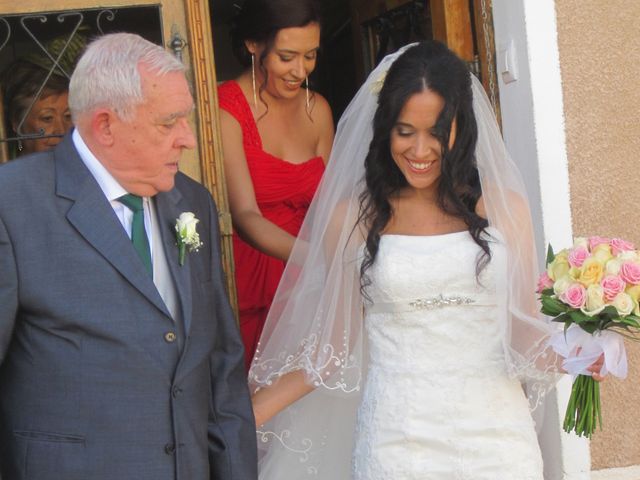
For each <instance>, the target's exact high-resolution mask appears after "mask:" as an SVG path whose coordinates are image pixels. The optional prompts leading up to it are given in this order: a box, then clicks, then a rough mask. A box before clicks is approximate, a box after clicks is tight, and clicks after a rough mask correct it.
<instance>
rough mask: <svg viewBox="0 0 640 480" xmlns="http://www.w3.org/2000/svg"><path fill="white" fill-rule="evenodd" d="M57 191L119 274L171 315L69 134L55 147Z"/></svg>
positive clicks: (69, 214)
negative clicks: (71, 203)
mask: <svg viewBox="0 0 640 480" xmlns="http://www.w3.org/2000/svg"><path fill="white" fill-rule="evenodd" d="M54 156H55V161H56V193H57V194H58V195H59V196H61V197H65V198H68V199H69V200H72V201H73V202H74V203H73V205H72V206H71V208H70V209H69V210H68V212H67V219H68V220H69V222H70V223H71V224H72V225H73V226H74V227H75V228H76V230H77V231H78V233H79V234H80V235H82V236H83V237H84V238H85V240H86V241H87V242H89V243H90V244H91V245H92V246H93V247H94V248H95V249H96V250H97V251H98V252H99V253H100V254H101V255H102V256H103V257H104V258H105V259H106V260H107V261H108V262H109V263H110V264H111V265H113V267H114V268H115V269H116V270H118V271H119V272H120V273H121V274H122V276H123V277H124V278H125V279H126V280H127V281H128V282H129V283H131V285H133V286H134V287H135V288H136V289H138V291H140V293H141V294H142V295H144V296H145V297H146V298H147V299H148V300H149V301H150V302H151V303H152V304H153V305H155V306H156V307H157V308H158V309H159V310H160V311H161V312H162V313H164V314H165V315H166V316H167V317H169V318H171V315H170V314H169V312H168V310H167V307H166V306H165V304H164V302H163V301H162V298H161V297H160V294H159V293H158V290H157V289H156V287H155V285H154V283H153V280H152V279H151V278H150V277H149V275H148V274H147V272H146V271H145V269H144V266H143V264H142V261H141V260H140V258H139V257H138V255H137V254H136V252H135V250H134V249H133V247H132V245H131V241H130V240H129V237H128V236H127V234H126V232H125V231H124V229H123V228H122V225H121V224H120V222H119V221H118V218H117V217H116V215H115V213H114V211H113V208H111V205H110V204H109V202H108V201H107V199H106V197H105V196H104V194H103V192H102V190H101V189H100V186H99V185H98V183H97V182H96V180H95V179H94V178H93V176H92V175H91V173H90V172H89V171H88V170H87V168H86V167H85V165H84V163H83V162H82V160H81V159H80V156H79V155H78V153H77V152H76V150H75V148H74V146H73V142H72V141H71V137H70V135H68V136H67V137H65V139H64V141H63V142H62V143H61V144H60V145H59V146H58V147H57V148H56V150H55V152H54Z"/></svg>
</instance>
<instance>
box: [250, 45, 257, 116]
mask: <svg viewBox="0 0 640 480" xmlns="http://www.w3.org/2000/svg"><path fill="white" fill-rule="evenodd" d="M251 85H252V87H253V106H254V107H255V109H256V110H258V96H257V94H256V55H255V53H252V54H251Z"/></svg>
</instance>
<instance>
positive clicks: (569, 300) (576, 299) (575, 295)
mask: <svg viewBox="0 0 640 480" xmlns="http://www.w3.org/2000/svg"><path fill="white" fill-rule="evenodd" d="M560 300H562V301H563V302H564V303H566V304H567V305H569V306H570V307H572V308H582V307H583V306H584V304H585V302H586V300H587V290H586V288H584V287H583V286H582V285H581V284H580V283H573V284H572V285H571V286H570V287H569V288H567V289H566V290H565V291H564V293H562V294H561V295H560Z"/></svg>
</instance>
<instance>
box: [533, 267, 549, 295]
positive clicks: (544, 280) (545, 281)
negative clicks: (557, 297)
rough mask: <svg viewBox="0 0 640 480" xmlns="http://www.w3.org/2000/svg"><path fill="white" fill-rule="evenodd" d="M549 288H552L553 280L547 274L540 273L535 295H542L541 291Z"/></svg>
mask: <svg viewBox="0 0 640 480" xmlns="http://www.w3.org/2000/svg"><path fill="white" fill-rule="evenodd" d="M551 287H553V280H551V278H550V277H549V274H548V273H547V272H542V273H541V274H540V278H538V288H536V293H542V291H543V290H546V289H547V288H551Z"/></svg>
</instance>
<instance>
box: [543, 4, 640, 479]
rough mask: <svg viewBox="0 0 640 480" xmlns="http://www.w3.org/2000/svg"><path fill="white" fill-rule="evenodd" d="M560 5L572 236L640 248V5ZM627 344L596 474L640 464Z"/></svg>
mask: <svg viewBox="0 0 640 480" xmlns="http://www.w3.org/2000/svg"><path fill="white" fill-rule="evenodd" d="M555 3H556V16H557V30H558V46H559V53H560V69H561V75H562V89H563V98H564V113H565V132H566V142H567V157H568V165H569V184H570V197H571V217H572V223H573V225H572V227H573V232H574V235H576V236H583V235H590V234H599V235H602V236H615V237H622V238H625V239H628V240H631V241H633V242H634V243H635V244H636V246H640V225H638V220H637V219H638V218H639V217H638V208H639V205H640V188H639V186H640V169H639V168H638V166H639V164H640V57H639V56H638V52H640V30H639V29H638V24H637V21H638V18H640V2H637V1H630V0H610V1H607V2H602V1H600V0H556V1H555ZM558 247H560V246H559V245H558ZM626 345H627V352H628V356H629V375H628V377H627V379H626V380H625V381H624V382H623V381H619V380H617V379H615V378H610V379H608V380H607V381H606V382H605V383H604V384H603V385H602V402H603V417H604V418H603V421H604V428H603V430H602V431H598V432H597V433H596V434H594V436H593V438H592V441H591V459H592V468H593V469H594V470H600V469H606V468H611V467H625V466H629V465H640V442H638V432H639V431H640V416H639V415H638V414H637V413H636V412H637V406H638V404H640V343H633V342H629V341H627V342H626Z"/></svg>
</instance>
